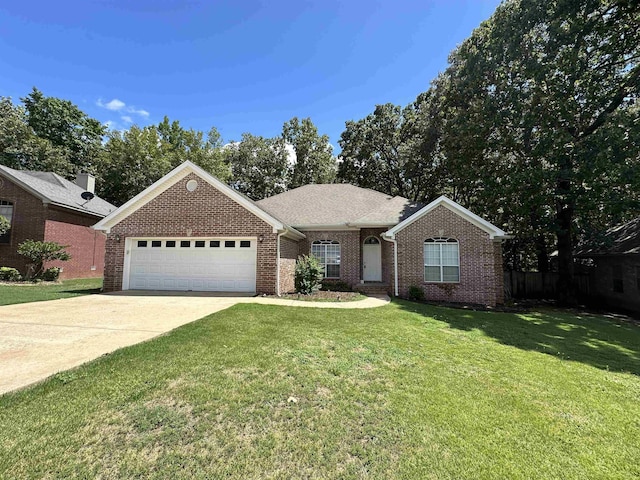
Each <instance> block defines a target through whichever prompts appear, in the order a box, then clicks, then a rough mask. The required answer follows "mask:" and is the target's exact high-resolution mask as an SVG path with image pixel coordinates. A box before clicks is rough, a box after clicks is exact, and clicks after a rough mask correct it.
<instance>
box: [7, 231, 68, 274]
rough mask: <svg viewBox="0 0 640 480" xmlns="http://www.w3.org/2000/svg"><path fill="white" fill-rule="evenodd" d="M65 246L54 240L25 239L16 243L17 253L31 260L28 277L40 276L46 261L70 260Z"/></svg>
mask: <svg viewBox="0 0 640 480" xmlns="http://www.w3.org/2000/svg"><path fill="white" fill-rule="evenodd" d="M66 248H67V247H66V246H64V245H60V244H59V243H56V242H41V241H36V240H25V241H24V242H22V243H20V244H19V245H18V254H19V255H22V256H23V257H25V258H26V259H27V260H29V261H30V262H31V266H32V272H33V273H32V274H31V275H27V277H28V278H40V277H41V276H42V274H43V273H44V272H45V269H44V267H45V265H46V263H47V262H53V261H54V260H61V261H63V262H66V261H68V260H71V255H69V253H68V252H67V251H66V250H65V249H66Z"/></svg>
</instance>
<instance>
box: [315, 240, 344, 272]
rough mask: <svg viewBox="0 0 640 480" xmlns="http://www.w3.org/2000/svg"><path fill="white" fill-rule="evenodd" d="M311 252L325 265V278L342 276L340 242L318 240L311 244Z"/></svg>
mask: <svg viewBox="0 0 640 480" xmlns="http://www.w3.org/2000/svg"><path fill="white" fill-rule="evenodd" d="M311 254H312V255H313V256H314V257H316V258H318V259H319V260H320V263H321V264H322V266H323V267H324V278H340V254H341V250H340V242H337V241H335V240H316V241H315V242H313V243H312V244H311Z"/></svg>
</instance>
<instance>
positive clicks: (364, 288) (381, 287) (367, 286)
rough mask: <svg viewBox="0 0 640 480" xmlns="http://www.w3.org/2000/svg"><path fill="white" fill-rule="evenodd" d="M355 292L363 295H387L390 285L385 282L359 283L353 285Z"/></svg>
mask: <svg viewBox="0 0 640 480" xmlns="http://www.w3.org/2000/svg"><path fill="white" fill-rule="evenodd" d="M353 289H354V290H355V291H357V292H360V293H363V294H365V295H387V294H388V293H389V291H391V286H390V285H389V284H387V283H381V282H376V283H359V284H357V285H354V286H353Z"/></svg>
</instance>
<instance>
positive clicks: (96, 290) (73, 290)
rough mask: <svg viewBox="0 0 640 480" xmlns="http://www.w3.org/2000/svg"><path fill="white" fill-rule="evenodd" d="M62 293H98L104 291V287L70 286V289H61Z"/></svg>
mask: <svg viewBox="0 0 640 480" xmlns="http://www.w3.org/2000/svg"><path fill="white" fill-rule="evenodd" d="M60 293H74V294H76V295H96V294H98V293H102V288H100V287H98V288H70V289H69V290H61V291H60Z"/></svg>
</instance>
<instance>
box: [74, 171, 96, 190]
mask: <svg viewBox="0 0 640 480" xmlns="http://www.w3.org/2000/svg"><path fill="white" fill-rule="evenodd" d="M76 185H78V186H79V187H80V188H82V189H84V191H85V192H91V193H96V177H94V176H93V175H91V174H90V173H78V174H77V175H76Z"/></svg>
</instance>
